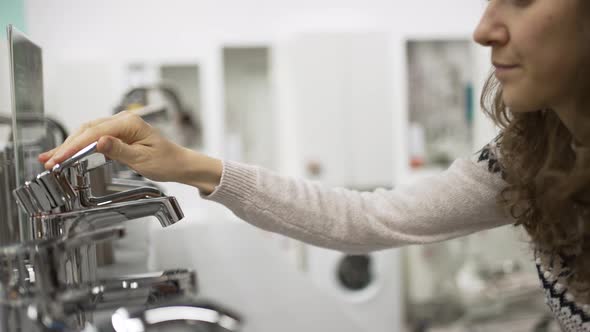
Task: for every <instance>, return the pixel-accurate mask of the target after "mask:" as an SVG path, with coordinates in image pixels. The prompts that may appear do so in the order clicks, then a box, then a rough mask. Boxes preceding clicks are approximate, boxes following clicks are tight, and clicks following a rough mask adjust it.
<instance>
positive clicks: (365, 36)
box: [276, 32, 393, 188]
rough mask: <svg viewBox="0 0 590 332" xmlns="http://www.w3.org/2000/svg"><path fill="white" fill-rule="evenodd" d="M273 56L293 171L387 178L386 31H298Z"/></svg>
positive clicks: (357, 179)
mask: <svg viewBox="0 0 590 332" xmlns="http://www.w3.org/2000/svg"><path fill="white" fill-rule="evenodd" d="M276 61H277V66H278V67H279V68H278V70H277V79H278V81H277V82H278V84H277V88H278V89H279V94H278V95H279V98H281V101H280V105H281V106H282V108H283V110H282V111H283V112H284V113H283V121H282V124H281V126H282V127H283V128H284V129H285V130H286V131H289V132H290V133H291V135H292V137H290V138H287V139H291V140H292V141H291V142H290V144H289V142H287V144H284V145H283V146H286V147H288V148H289V151H287V152H285V153H283V158H285V159H287V160H290V161H292V162H295V163H296V167H294V168H292V170H291V171H292V173H295V174H294V175H298V176H305V177H310V178H314V179H317V180H320V181H322V182H324V183H327V184H330V185H339V186H348V187H353V188H372V187H375V186H391V183H392V181H393V156H392V144H393V134H392V131H393V118H392V111H393V109H392V100H393V98H392V89H393V88H392V82H391V81H392V79H391V77H392V73H391V67H392V59H391V52H390V37H389V34H387V33H380V32H355V33H352V32H350V33H344V32H342V33H313V34H301V35H297V36H296V37H293V38H291V39H289V40H288V41H286V42H284V43H281V44H280V45H279V50H278V52H277V59H276ZM288 167H292V165H288Z"/></svg>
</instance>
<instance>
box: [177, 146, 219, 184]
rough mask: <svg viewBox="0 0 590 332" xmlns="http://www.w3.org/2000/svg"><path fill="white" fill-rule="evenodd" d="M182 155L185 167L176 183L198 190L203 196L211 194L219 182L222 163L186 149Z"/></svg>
mask: <svg viewBox="0 0 590 332" xmlns="http://www.w3.org/2000/svg"><path fill="white" fill-rule="evenodd" d="M183 153H184V155H185V158H184V159H185V160H186V163H185V165H186V166H184V167H183V172H182V173H181V174H180V176H179V180H178V182H180V183H184V184H187V185H190V186H193V187H196V188H198V189H199V192H201V194H203V195H209V194H211V193H212V192H213V191H214V190H215V188H216V187H217V186H218V185H219V183H220V182H221V174H222V172H223V162H222V161H221V160H219V159H215V158H212V157H209V156H207V155H204V154H202V153H199V152H196V151H193V150H190V149H186V148H184V149H183Z"/></svg>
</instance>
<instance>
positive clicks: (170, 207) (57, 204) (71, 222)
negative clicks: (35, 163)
mask: <svg viewBox="0 0 590 332" xmlns="http://www.w3.org/2000/svg"><path fill="white" fill-rule="evenodd" d="M96 147H97V143H96V142H95V143H92V144H91V145H89V146H87V147H86V148H84V149H83V150H81V151H80V152H78V153H77V154H75V155H74V156H73V157H71V158H70V159H68V160H66V161H64V162H63V163H61V164H58V165H55V167H53V169H52V170H51V171H45V172H43V173H41V174H39V175H38V176H37V177H36V178H35V179H33V180H31V181H27V182H26V183H25V185H23V186H22V187H20V188H18V189H16V190H15V191H14V196H15V197H16V199H17V202H18V203H19V205H20V206H21V207H22V208H23V209H25V211H26V212H27V213H28V215H29V216H30V221H31V223H32V226H33V230H34V237H35V238H53V237H60V236H66V237H67V236H70V235H72V234H76V233H79V232H84V231H87V230H91V229H97V228H101V227H109V226H112V225H113V224H117V223H120V222H122V221H126V220H132V219H137V218H142V217H148V216H155V217H156V218H158V220H159V221H160V224H161V225H162V227H167V226H170V225H172V224H174V223H176V222H178V221H179V220H181V219H182V218H183V217H184V215H183V212H182V210H181V208H180V206H179V205H178V202H177V201H176V199H175V198H174V197H166V196H164V195H163V194H162V192H160V191H159V190H157V189H154V188H151V187H140V188H135V189H131V190H127V191H123V192H118V193H114V194H110V195H106V196H102V197H95V196H93V195H92V190H91V183H90V175H89V172H90V171H91V170H93V169H96V168H98V167H101V166H104V165H105V164H106V163H107V160H106V158H105V157H104V155H102V154H99V153H96Z"/></svg>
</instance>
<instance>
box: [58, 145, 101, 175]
mask: <svg viewBox="0 0 590 332" xmlns="http://www.w3.org/2000/svg"><path fill="white" fill-rule="evenodd" d="M97 147H98V142H94V143H92V144H90V145H88V146H87V147H85V148H84V149H82V150H80V151H78V153H76V154H75V155H73V156H71V157H70V158H69V159H66V160H65V161H63V162H62V163H60V164H57V165H55V166H53V169H52V171H53V172H61V171H63V170H65V169H67V168H70V167H72V166H74V165H75V164H76V163H77V162H80V161H86V162H87V164H86V166H85V169H86V171H90V170H92V169H95V168H97V167H100V166H103V165H104V164H106V162H107V159H106V157H105V156H104V155H103V154H101V153H97Z"/></svg>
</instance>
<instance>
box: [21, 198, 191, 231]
mask: <svg viewBox="0 0 590 332" xmlns="http://www.w3.org/2000/svg"><path fill="white" fill-rule="evenodd" d="M150 216H153V217H156V218H157V219H158V221H159V222H160V225H161V226H162V227H168V226H170V225H173V224H175V223H177V222H178V221H180V220H181V219H182V218H184V214H183V212H182V209H181V208H180V205H179V204H178V202H177V201H176V198H174V197H157V198H146V199H138V200H133V201H126V202H121V203H114V204H107V205H104V206H98V207H94V208H90V209H82V210H75V211H70V212H63V213H52V214H40V215H35V216H33V217H32V218H33V224H34V228H35V234H36V236H38V237H39V236H40V237H47V236H49V237H54V236H66V237H71V236H74V235H76V234H80V233H85V232H89V231H93V230H96V229H102V228H108V227H112V226H114V225H117V224H120V223H121V222H124V221H128V220H134V219H139V218H144V217H150Z"/></svg>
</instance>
